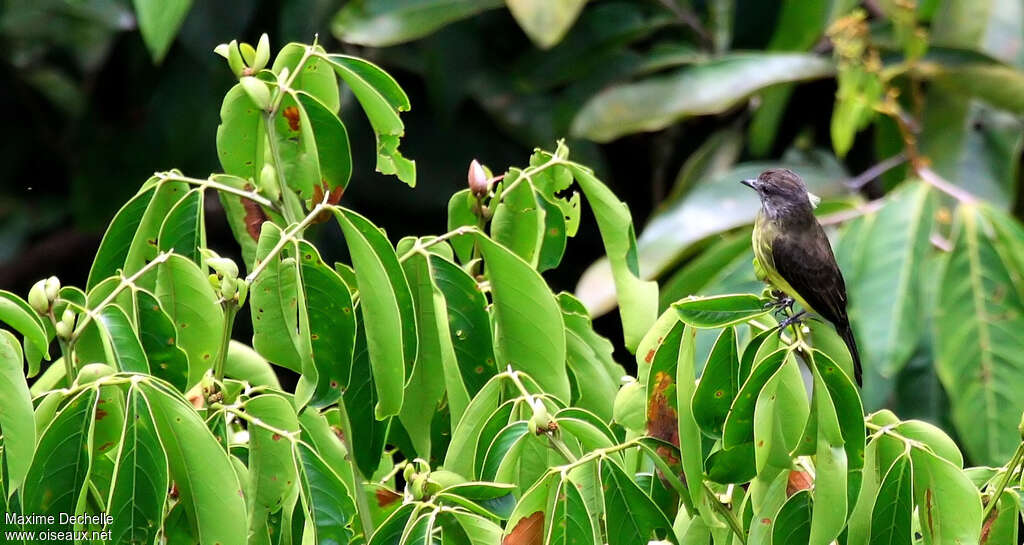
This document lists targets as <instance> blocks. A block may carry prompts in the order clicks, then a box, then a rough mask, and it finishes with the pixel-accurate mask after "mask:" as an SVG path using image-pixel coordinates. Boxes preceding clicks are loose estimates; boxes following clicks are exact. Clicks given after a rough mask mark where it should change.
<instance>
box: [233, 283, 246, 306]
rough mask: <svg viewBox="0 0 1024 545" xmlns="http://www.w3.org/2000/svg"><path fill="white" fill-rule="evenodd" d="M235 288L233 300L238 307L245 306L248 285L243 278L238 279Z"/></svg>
mask: <svg viewBox="0 0 1024 545" xmlns="http://www.w3.org/2000/svg"><path fill="white" fill-rule="evenodd" d="M235 286H236V287H235V290H236V291H237V293H236V295H235V299H236V300H237V302H238V306H242V305H244V304H245V298H246V296H248V295H249V283H248V282H246V281H245V279H243V278H238V279H236V280H235Z"/></svg>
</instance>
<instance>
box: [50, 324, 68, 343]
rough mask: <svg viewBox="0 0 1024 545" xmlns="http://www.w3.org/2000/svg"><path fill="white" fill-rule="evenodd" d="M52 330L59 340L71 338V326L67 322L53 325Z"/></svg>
mask: <svg viewBox="0 0 1024 545" xmlns="http://www.w3.org/2000/svg"><path fill="white" fill-rule="evenodd" d="M53 328H54V329H55V330H56V331H57V336H58V337H60V338H61V339H69V338H71V331H72V329H71V324H69V323H67V322H57V323H56V324H54V325H53Z"/></svg>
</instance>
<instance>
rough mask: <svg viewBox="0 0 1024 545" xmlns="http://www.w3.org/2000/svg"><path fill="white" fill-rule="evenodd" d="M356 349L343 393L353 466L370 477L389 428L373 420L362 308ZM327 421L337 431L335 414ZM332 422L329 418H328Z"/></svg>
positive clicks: (373, 390) (373, 389) (373, 388)
mask: <svg viewBox="0 0 1024 545" xmlns="http://www.w3.org/2000/svg"><path fill="white" fill-rule="evenodd" d="M357 313H358V314H357V316H356V324H357V326H356V327H357V329H356V347H355V350H354V352H353V356H352V370H353V372H352V379H351V380H350V381H349V385H348V389H347V390H345V392H344V393H343V397H342V401H343V402H344V403H345V407H346V410H347V412H348V416H349V422H350V424H351V427H352V449H353V450H354V451H355V452H354V456H355V462H356V464H357V465H358V466H359V470H360V471H362V473H363V475H373V474H374V472H375V471H376V470H377V467H378V466H379V465H380V463H381V460H382V452H383V450H384V443H385V441H386V439H387V435H388V430H389V429H390V427H391V418H390V417H389V418H385V419H383V420H378V419H377V417H376V416H375V412H376V407H377V405H378V404H379V403H378V397H377V390H376V384H375V383H376V377H375V376H374V374H373V373H371V372H370V371H371V367H372V360H371V359H370V358H371V356H370V351H369V347H368V344H367V337H366V320H365V319H363V312H362V307H357ZM327 414H328V419H329V420H330V421H331V424H332V425H335V426H338V427H339V429H342V428H341V421H340V420H341V419H340V418H337V417H338V416H340V415H338V411H331V412H329V413H327ZM332 415H333V416H335V417H336V418H333V419H332V418H331V416H332Z"/></svg>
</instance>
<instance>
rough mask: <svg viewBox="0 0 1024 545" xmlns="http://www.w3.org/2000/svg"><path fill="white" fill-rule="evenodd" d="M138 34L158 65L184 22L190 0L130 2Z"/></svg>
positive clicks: (141, 0) (136, 0)
mask: <svg viewBox="0 0 1024 545" xmlns="http://www.w3.org/2000/svg"><path fill="white" fill-rule="evenodd" d="M132 5H134V6H135V19H136V20H137V21H138V24H139V32H141V33H142V39H143V41H145V42H146V49H149V55H150V56H151V57H152V58H153V62H155V63H157V64H159V63H160V62H161V61H163V59H164V56H165V55H167V50H169V49H170V48H171V43H173V42H174V36H175V34H177V33H178V29H180V28H181V24H182V23H184V22H185V16H186V15H188V10H189V8H190V7H191V6H192V1H191V0H169V1H163V0H132Z"/></svg>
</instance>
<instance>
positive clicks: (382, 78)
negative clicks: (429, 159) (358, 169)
mask: <svg viewBox="0 0 1024 545" xmlns="http://www.w3.org/2000/svg"><path fill="white" fill-rule="evenodd" d="M324 58H326V59H327V60H328V62H330V63H331V66H333V67H334V70H335V72H337V73H338V76H339V77H341V79H342V80H344V81H345V83H346V84H348V86H349V88H351V89H352V94H354V95H355V97H356V100H358V101H359V105H360V106H362V107H363V111H365V112H366V116H367V117H368V118H369V119H370V125H371V126H373V132H374V133H376V134H377V171H378V172H380V173H381V174H394V175H396V176H398V179H399V180H401V181H403V182H405V183H406V184H408V185H409V187H415V186H416V163H415V161H410V160H409V159H406V158H404V157H402V154H401V153H399V152H398V142H399V139H400V138H401V137H402V135H403V134H404V133H405V126H404V125H403V124H402V120H401V119H400V118H399V117H398V114H399V112H404V111H408V110H409V98H408V97H407V96H406V95H405V92H404V91H402V88H401V87H399V86H398V83H396V82H395V80H394V79H393V78H392V77H391V76H389V75H388V74H387V73H386V72H384V71H383V70H381V69H380V68H378V67H377V66H376V65H374V64H372V63H370V62H367V61H365V60H362V59H357V58H355V57H349V56H347V55H327V56H326V57H324Z"/></svg>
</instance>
